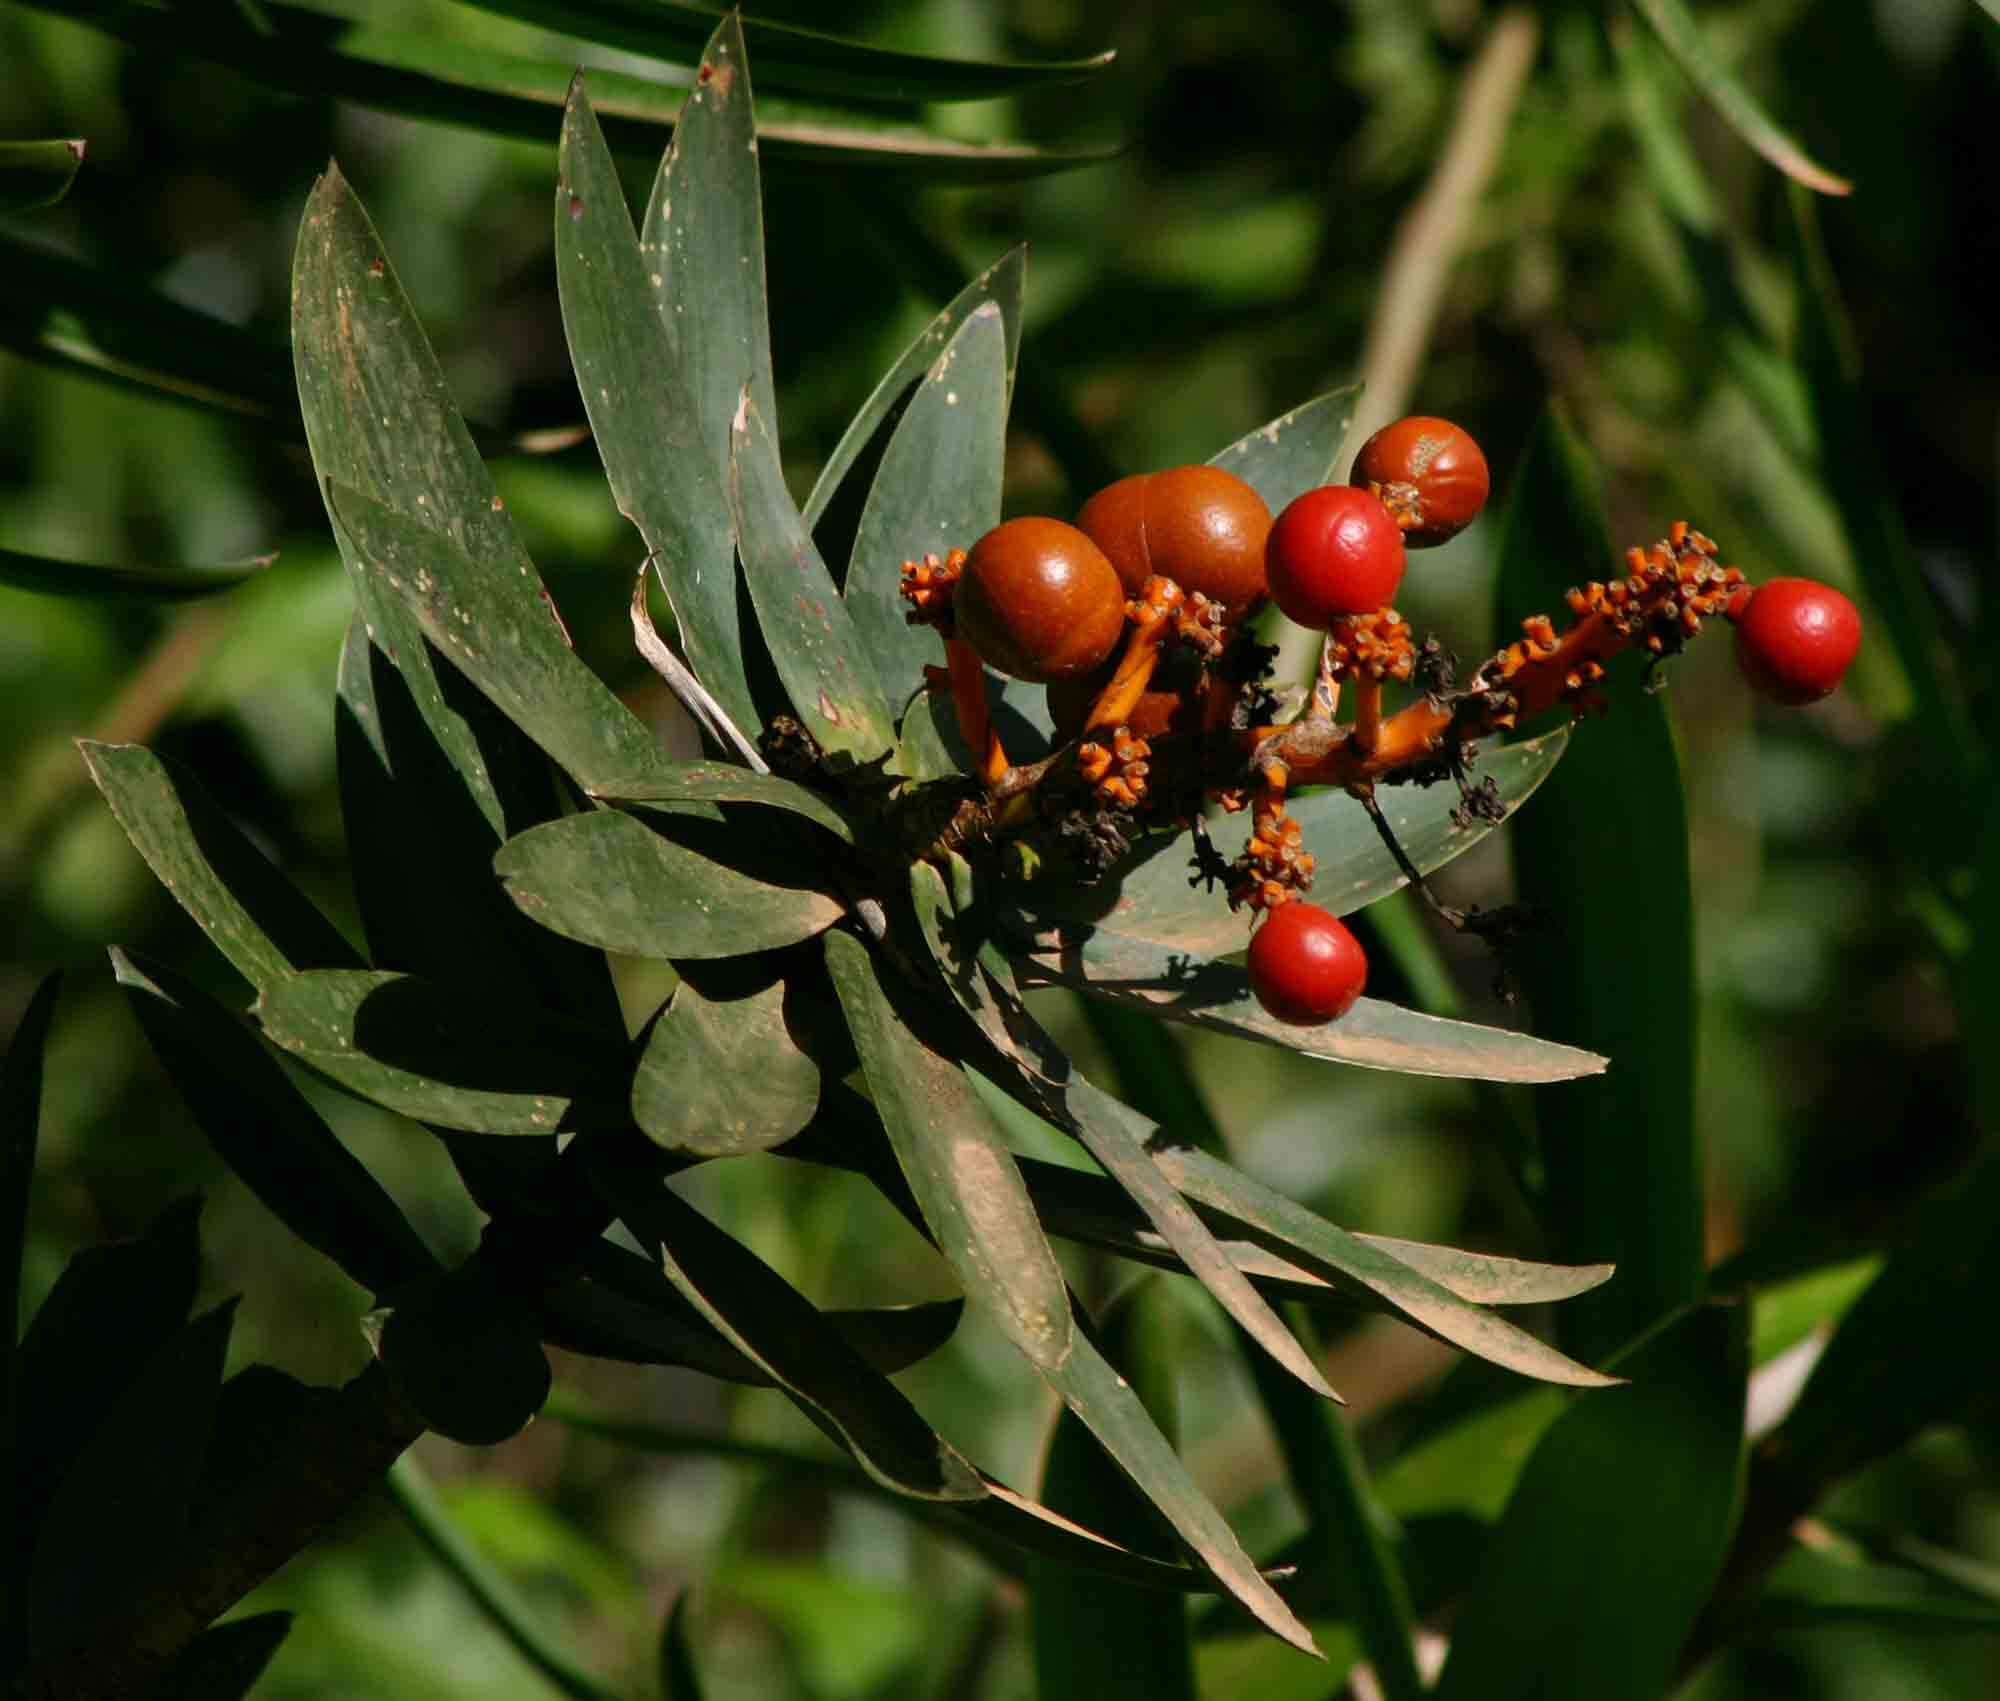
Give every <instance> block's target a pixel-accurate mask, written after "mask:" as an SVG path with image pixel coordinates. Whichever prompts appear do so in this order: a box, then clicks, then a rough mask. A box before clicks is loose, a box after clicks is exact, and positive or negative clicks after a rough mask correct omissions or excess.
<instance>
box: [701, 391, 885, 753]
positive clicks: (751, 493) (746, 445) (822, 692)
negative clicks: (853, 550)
mask: <svg viewBox="0 0 2000 1701" xmlns="http://www.w3.org/2000/svg"><path fill="white" fill-rule="evenodd" d="M730 499H731V501H732V502H733V504H734V506H735V510H736V538H737V548H738V550H739V551H740V552H741V554H742V557H743V576H744V578H745V579H747V580H748V581H749V585H750V600H751V602H752V603H753V604H755V605H756V609H757V620H758V624H759V625H760V626H761V627H762V629H763V633H764V642H765V644H766V645H767V646H768V647H769V649H770V651H771V660H772V661H773V662H774V663H775V664H776V665H777V669H778V677H779V678H780V679H781V680H783V681H784V685H785V692H786V694H787V695H788V696H789V697H790V698H791V700H792V707H793V708H794V709H795V710H796V711H797V713H798V717H799V719H800V721H802V722H803V723H804V724H805V726H806V728H807V730H808V731H810V732H811V733H812V735H813V736H814V737H815V738H816V739H818V740H819V742H820V744H821V746H822V747H823V748H824V749H826V750H828V751H830V752H835V753H839V754H844V755H847V756H851V757H854V758H855V759H856V760H857V761H864V762H865V761H868V760H869V759H871V758H873V757H878V756H883V755H886V754H887V753H888V752H889V751H890V750H891V749H893V748H894V746H895V742H896V728H895V721H894V717H893V716H892V715H891V713H890V710H889V702H888V699H887V698H886V697H885V696H884V695H883V691H882V684H881V680H880V679H879V678H878V676H877V674H876V670H875V666H874V664H873V663H872V662H871V661H870V659H869V655H868V650H867V647H866V645H865V644H864V643H863V641H862V638H861V634H860V632H859V631H858V630H857V629H856V626H855V622H854V617H853V616H852V615H851V614H850V613H849V612H848V609H847V605H846V603H844V602H843V601H842V600H841V598H840V595H839V593H838V592H837V591H835V590H834V588H833V580H832V578H831V577H830V576H829V575H828V573H827V570H826V563H825V562H823V561H821V560H820V558H819V550H818V547H817V546H816V545H815V544H814V543H813V540H812V534H811V533H810V532H808V531H807V530H806V528H805V522H804V521H803V520H802V519H800V518H799V511H798V509H797V508H795V507H794V506H793V505H792V498H791V495H790V493H789V492H788V491H787V490H786V489H785V479H784V473H783V471H782V469H781V468H780V467H779V465H778V445H777V443H776V441H775V440H774V439H773V438H772V436H771V434H770V429H769V426H768V424H767V423H766V421H765V418H764V416H763V415H761V414H760V413H759V412H758V411H757V409H756V407H755V405H754V404H753V403H752V402H751V400H750V394H749V392H748V391H747V390H746V391H745V392H744V394H743V406H742V407H741V408H739V409H738V411H737V414H736V420H735V424H734V426H733V427H732V431H731V454H730Z"/></svg>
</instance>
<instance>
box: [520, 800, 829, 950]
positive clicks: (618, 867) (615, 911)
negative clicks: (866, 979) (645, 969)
mask: <svg viewBox="0 0 2000 1701" xmlns="http://www.w3.org/2000/svg"><path fill="white" fill-rule="evenodd" d="M735 839H736V841H737V843H738V845H739V846H740V841H741V835H740V834H739V835H735ZM730 841H731V835H730V833H729V832H728V830H727V829H726V828H724V827H721V826H719V825H718V824H715V823H707V822H697V821H693V820H691V819H689V818H688V817H685V816H671V817H662V818H659V819H658V820H656V821H654V822H653V823H652V824H650V825H649V824H647V823H646V822H642V821H638V820H635V819H634V818H633V817H632V816H630V815H626V814H623V813H621V812H619V811H618V810H614V809H597V810H592V811H591V812H590V813H588V814H585V815H573V816H571V817H570V818H569V819H567V820H564V821H551V822H549V823H547V824H546V825H545V826H540V827H534V828H530V829H529V830H528V831H527V832H525V833H521V834H519V835H517V836H516V837H514V838H512V839H510V840H508V842H507V843H506V844H504V845H502V846H501V847H500V851H499V854H498V855H496V856H495V857H494V859H493V866H494V868H495V870H496V871H497V872H498V873H499V875H500V878H501V879H502V880H503V881H505V882H506V885H507V895H508V896H509V897H511V898H512V899H513V900H514V902H515V903H517V904H518V905H520V907H521V909H522V911H523V913H524V914H526V915H527V916H529V917H530V918H531V919H533V920H535V921H538V922H540V923H541V924H542V925H543V926H544V927H548V928H552V929H553V930H554V931H556V932H557V933H560V934H563V935H565V936H566V937H568V938H571V939H580V940H582V941H583V942H584V943H585V944H586V945H597V946H601V947H603V948H604V949H605V950H607V951H624V952H629V953H631V954H632V955H635V956H641V957H666V958H673V957H735V956H740V955H742V954H744V953H745V952H750V951H762V950H768V949H770V948H772V947H774V946H779V945H791V944H796V943H797V942H798V941H799V940H801V939H808V938H810V937H811V936H812V935H813V934H815V933H818V932H820V931H821V930H822V929H824V928H826V927H830V926H831V925H832V924H833V923H834V922H835V921H837V920H839V919H840V916H841V914H842V908H841V905H840V904H839V903H838V902H837V901H836V900H835V899H833V898H831V897H829V896H828V895H827V894H826V893H825V892H823V891H819V890H817V889H815V888H814V887H812V886H808V885H802V884H794V883H779V882H778V881H775V880H771V879H759V878H757V877H756V876H754V875H752V874H746V873H744V872H742V871H741V869H739V868H738V867H736V866H734V865H733V864H732V861H731V860H728V859H729V858H730V857H731V855H732V844H731V842H730ZM701 847H706V848H708V849H712V850H713V851H714V853H715V855H714V856H709V855H704V854H703V848H701ZM741 854H742V852H741V849H740V848H738V849H737V850H736V851H735V855H737V856H739V857H740V855H741ZM772 860H773V861H776V859H772ZM769 872H770V873H771V874H774V875H777V874H783V873H786V872H787V870H785V869H784V868H782V867H776V866H774V867H772V868H770V870H769Z"/></svg>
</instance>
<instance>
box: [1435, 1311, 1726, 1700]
mask: <svg viewBox="0 0 2000 1701" xmlns="http://www.w3.org/2000/svg"><path fill="white" fill-rule="evenodd" d="M1619 1368H1620V1369H1621V1370H1622V1371H1624V1372H1626V1373H1627V1374H1628V1375H1630V1377H1631V1378H1632V1380H1631V1382H1630V1383H1629V1384H1628V1385H1627V1386H1625V1387H1622V1388H1614V1389H1608V1390H1605V1391H1602V1392H1599V1393H1595V1394H1589V1395H1585V1396H1582V1397H1580V1398H1578V1399H1577V1400H1576V1401H1575V1402H1574V1403H1573V1404H1572V1405H1571V1406H1570V1408H1569V1410H1568V1411H1566V1412H1565V1413H1564V1414H1563V1415H1562V1416H1561V1417H1560V1418H1558V1419H1557V1420H1556V1422H1555V1423H1554V1424H1553V1425H1552V1426H1551V1427H1550V1428H1549V1430H1548V1432H1547V1433H1546V1434H1545V1435H1544V1436H1543V1437H1542V1439H1541V1442H1540V1444H1539V1445H1538V1446H1537V1448H1536V1449H1535V1453H1534V1456H1533V1457H1532V1458H1531V1459H1530V1460H1529V1461H1528V1466H1527V1469H1526V1470H1525V1471H1524V1472H1523V1473H1522V1475H1521V1479H1520V1481H1519V1483H1518V1484H1517V1485H1516V1486H1515V1489H1514V1494H1513V1498H1512V1499H1511V1500H1509V1501H1508V1503H1507V1511H1506V1515H1505V1516H1504V1518H1503V1519H1502V1520H1501V1524H1500V1528H1499V1530H1498V1531H1497V1532H1496V1533H1495V1535H1494V1538H1493V1541H1492V1544H1491V1546H1490V1547H1489V1548H1488V1550H1487V1553H1486V1556H1485V1559H1484V1561H1483V1562H1482V1564H1481V1567H1480V1577H1479V1581H1478V1583H1477V1584H1476V1585H1475V1586H1474V1588H1473V1591H1472V1594H1471V1596H1470V1598H1469V1599H1468V1600H1467V1602H1466V1604H1465V1606H1464V1608H1463V1610H1462V1611H1461V1612H1460V1614H1459V1618H1458V1622H1457V1625H1456V1628H1455V1629H1454V1631H1453V1634H1452V1645H1451V1657H1450V1658H1449V1660H1448V1661H1447V1662H1446V1664H1445V1669H1444V1674H1443V1676H1442V1677H1441V1678H1440V1680H1439V1682H1438V1686H1437V1690H1436V1694H1437V1696H1438V1698H1439V1701H1529V1698H1530V1697H1533V1698H1534V1701H1585V1698H1589V1701H1598V1698H1600V1697H1603V1696H1607V1695H1633V1696H1638V1695H1660V1694H1664V1693H1666V1692H1667V1690H1668V1689H1669V1688H1671V1687H1672V1678H1673V1672H1674V1665H1675V1661H1676V1659H1677V1658H1678V1657H1679V1654H1680V1651H1681V1645H1682V1643H1683V1642H1684V1641H1685V1639H1686V1637H1687V1633H1688V1631H1689V1629H1690V1628H1691V1626H1692V1625H1693V1623H1694V1619H1695V1614H1696V1613H1697V1612H1698V1611H1699V1610H1700V1608H1701V1605H1702V1603H1703V1602H1704V1601H1705V1600H1706V1599H1707V1598H1708V1594H1709V1590H1710V1588H1711V1587H1712V1586H1713V1583H1714V1579H1715V1574H1716V1571H1717V1570H1718V1568H1719V1567H1720V1566H1721V1563H1722V1558H1723V1555H1724V1553H1725V1552H1726V1551H1727V1549H1728V1545H1729V1536H1730V1531H1731V1527H1732V1525H1733V1523H1734V1521H1735V1516H1736V1510H1737V1500H1738V1494H1739V1491H1740V1488H1741V1483H1742V1467H1743V1398H1744V1386H1745V1379H1746V1377H1747V1375H1748V1372H1749V1354H1748V1311H1747V1308H1745V1307H1743V1306H1708V1307H1700V1308H1697V1309H1695V1310H1693V1311H1690V1312H1688V1313H1686V1314H1685V1315H1683V1316H1682V1317H1681V1318H1679V1319H1678V1320H1677V1321H1675V1322H1674V1323H1672V1324H1670V1325H1669V1326H1667V1327H1666V1328H1665V1329H1663V1330H1662V1331H1661V1332H1660V1333H1658V1334H1657V1335H1655V1336H1653V1337H1652V1338H1651V1339H1650V1340H1649V1341H1647V1342H1646V1343H1645V1344H1644V1345H1643V1346H1642V1347H1640V1348H1639V1349H1638V1350H1637V1351H1636V1352H1634V1353H1632V1354H1629V1355H1627V1356H1625V1357H1622V1358H1621V1359H1620V1360H1619Z"/></svg>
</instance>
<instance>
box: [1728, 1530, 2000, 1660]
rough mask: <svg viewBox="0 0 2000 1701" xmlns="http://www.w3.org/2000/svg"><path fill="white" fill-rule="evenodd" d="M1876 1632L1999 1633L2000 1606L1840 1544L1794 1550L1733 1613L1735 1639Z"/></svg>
mask: <svg viewBox="0 0 2000 1701" xmlns="http://www.w3.org/2000/svg"><path fill="white" fill-rule="evenodd" d="M1838 1629H1856V1630H1859V1629H1875V1630H1902V1631H1914V1632H1917V1633H1920V1634H1922V1633H1935V1632H1939V1631H1946V1632H1951V1631H1967V1630H1971V1631H1981V1632H1985V1633H1988V1634H1990V1633H1992V1632H1994V1631H2000V1606H1996V1605H1995V1604H1994V1602H1993V1601H1992V1600H1990V1599H1971V1598H1968V1597H1967V1596H1966V1595H1965V1594H1964V1593H1962V1592H1961V1591H1960V1590H1958V1589H1955V1588H1953V1589H1949V1590H1947V1589H1941V1588H1939V1587H1938V1586H1937V1584H1936V1582H1935V1581H1933V1580H1930V1579H1928V1578H1927V1577H1926V1575H1925V1574H1924V1573H1923V1572H1921V1571H1918V1570H1915V1569H1912V1568H1910V1567H1908V1566H1904V1565H1896V1564H1871V1563H1868V1562H1867V1561H1866V1560H1865V1559H1862V1558H1860V1557H1858V1556H1852V1555H1849V1554H1846V1553H1842V1552H1841V1551H1839V1550H1837V1549H1828V1550H1814V1549H1809V1548H1803V1547H1797V1546H1795V1547H1793V1548H1792V1549H1791V1551H1790V1552H1788V1553H1787V1554H1786V1555H1785V1557H1784V1558H1783V1559H1782V1560H1781V1561H1780V1562H1779V1564H1778V1565H1777V1567H1776V1568H1775V1569H1774V1570H1773V1571H1772V1573H1771V1578H1770V1581H1769V1582H1768V1583H1767V1584H1766V1585H1765V1587H1764V1588H1763V1589H1761V1590H1760V1591H1759V1592H1758V1594H1757V1596H1756V1597H1755V1599H1753V1600H1752V1601H1751V1602H1750V1604H1749V1605H1748V1606H1747V1607H1746V1608H1744V1609H1743V1611H1742V1612H1741V1614H1740V1615H1737V1616H1733V1617H1732V1619H1731V1622H1730V1630H1729V1634H1730V1637H1731V1639H1732V1640H1742V1639H1745V1638H1757V1637H1763V1636H1768V1635H1772V1634H1775V1633H1778V1632H1781V1631H1800V1630H1838Z"/></svg>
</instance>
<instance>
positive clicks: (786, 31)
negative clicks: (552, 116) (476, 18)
mask: <svg viewBox="0 0 2000 1701" xmlns="http://www.w3.org/2000/svg"><path fill="white" fill-rule="evenodd" d="M475 4H477V5H478V6H479V7H480V8H481V9H482V10H484V11H488V12H498V13H500V14H502V15H503V16H506V17H511V18H523V19H526V20H528V21H529V22H531V23H538V24H541V25H543V26H544V27H545V28H548V29H552V30H562V31H564V32H566V33H568V34H570V35H575V36H581V37H582V38H583V39H584V40H586V41H596V42H602V43H604V44H605V45H606V46H607V47H622V48H625V49H626V50H627V51H628V52H632V53H643V54H649V55H651V56H653V57H656V58H664V59H669V60H679V59H680V58H681V56H682V55H683V54H684V53H685V52H686V51H687V50H688V49H690V48H699V47H700V46H701V45H702V43H703V42H704V41H705V40H706V39H707V38H708V36H709V32H710V31H711V30H713V29H714V28H715V26H716V23H717V21H718V20H719V19H721V18H723V17H724V16H725V15H726V14H725V13H724V12H723V11H722V9H721V8H719V7H715V6H694V5H685V4H682V3H681V0H646V3H638V0H475ZM741 27H742V36H743V38H747V40H748V42H749V45H750V46H751V47H752V48H754V49H755V50H756V54H757V75H758V76H759V77H760V78H761V79H763V81H765V82H766V83H767V84H768V85H769V86H770V87H772V88H786V89H798V90H800V91H802V92H804V93H807V94H819V95H832V96H835V97H839V98H842V99H854V100H870V101H874V100H879V101H951V100H990V99H994V98H996V97H997V96H1000V95H1008V94H1019V93H1024V92H1027V91H1029V90H1033V89H1041V88H1050V87H1054V86H1057V85H1060V84H1063V83H1075V82H1081V81H1083V80H1085V79H1086V78H1089V77H1092V76H1094V75H1095V74H1096V73H1097V72H1099V71H1102V70H1104V69H1105V68H1106V67H1107V66H1109V65H1110V63H1111V61H1112V59H1113V57H1114V55H1113V54H1111V53H1110V52H1104V53H1094V54H1092V55H1090V56H1089V57H1088V58H1085V59H1049V60H1023V59H942V58H938V57H936V56H935V55H932V54H926V53H903V52H898V51H896V50H894V49H892V48H884V47H877V46H874V45H873V44H872V43H868V42H863V41H855V40H851V39H849V38H848V37H846V36H839V35H829V34H826V33H824V32H822V31H820V30H808V29H799V28H797V27H796V26H794V25H791V24H783V23H775V22H769V21H766V20H764V19H761V18H747V19H744V20H743V21H742V26H741ZM739 52H740V48H739Z"/></svg>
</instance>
